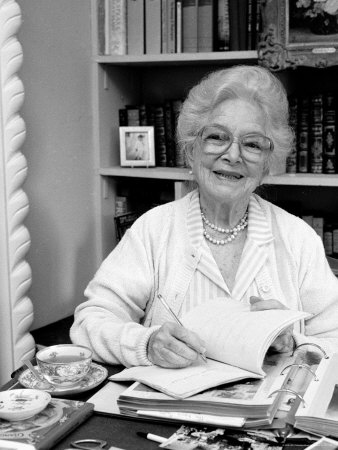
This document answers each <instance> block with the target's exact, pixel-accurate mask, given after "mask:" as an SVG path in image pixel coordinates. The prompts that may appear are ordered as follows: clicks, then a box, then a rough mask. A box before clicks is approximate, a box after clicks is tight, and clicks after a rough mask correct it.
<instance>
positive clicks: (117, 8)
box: [105, 0, 127, 55]
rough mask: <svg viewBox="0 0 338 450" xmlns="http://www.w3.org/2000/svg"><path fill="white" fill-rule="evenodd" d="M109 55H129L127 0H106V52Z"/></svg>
mask: <svg viewBox="0 0 338 450" xmlns="http://www.w3.org/2000/svg"><path fill="white" fill-rule="evenodd" d="M105 53H106V54H107V55H125V54H126V53H127V3H126V0H106V52H105Z"/></svg>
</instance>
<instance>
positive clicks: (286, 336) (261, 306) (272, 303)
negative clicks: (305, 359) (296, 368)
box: [250, 296, 295, 353]
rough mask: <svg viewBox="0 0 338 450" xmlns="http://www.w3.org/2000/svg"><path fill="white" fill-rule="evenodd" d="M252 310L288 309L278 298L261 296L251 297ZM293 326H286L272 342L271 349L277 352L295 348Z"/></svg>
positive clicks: (289, 350)
mask: <svg viewBox="0 0 338 450" xmlns="http://www.w3.org/2000/svg"><path fill="white" fill-rule="evenodd" d="M250 304H251V308H250V309H251V311H264V310H266V309H287V308H286V307H285V306H284V305H283V304H282V303H281V302H279V301H278V300H274V299H271V300H263V299H261V298H260V297H255V296H252V297H250ZM292 333H293V326H290V327H288V328H286V330H284V331H283V332H282V333H281V334H280V335H279V336H277V338H276V339H275V340H274V342H273V343H272V344H271V346H270V348H269V351H271V352H276V353H286V352H291V351H292V350H293V348H294V345H295V341H294V338H293V334H292Z"/></svg>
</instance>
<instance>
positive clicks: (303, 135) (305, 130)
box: [297, 97, 310, 173]
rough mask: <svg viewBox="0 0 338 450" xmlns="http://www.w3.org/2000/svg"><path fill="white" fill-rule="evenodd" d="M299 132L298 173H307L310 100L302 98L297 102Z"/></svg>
mask: <svg viewBox="0 0 338 450" xmlns="http://www.w3.org/2000/svg"><path fill="white" fill-rule="evenodd" d="M299 109H300V111H299V132H298V161H297V166H298V172H299V173H307V172H308V171H309V115H310V100H309V98H308V97H302V98H300V101H299Z"/></svg>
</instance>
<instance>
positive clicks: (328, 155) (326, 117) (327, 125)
mask: <svg viewBox="0 0 338 450" xmlns="http://www.w3.org/2000/svg"><path fill="white" fill-rule="evenodd" d="M336 168H337V165H336V107H335V97H334V95H333V94H325V95H324V99H323V172H324V173H336Z"/></svg>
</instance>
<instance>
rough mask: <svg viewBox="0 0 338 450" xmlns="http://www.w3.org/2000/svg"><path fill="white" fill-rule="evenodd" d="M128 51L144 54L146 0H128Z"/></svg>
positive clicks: (130, 53)
mask: <svg viewBox="0 0 338 450" xmlns="http://www.w3.org/2000/svg"><path fill="white" fill-rule="evenodd" d="M127 53H128V55H143V54H144V0H127Z"/></svg>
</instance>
